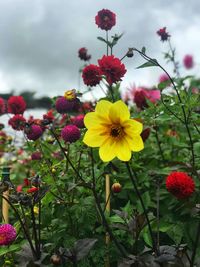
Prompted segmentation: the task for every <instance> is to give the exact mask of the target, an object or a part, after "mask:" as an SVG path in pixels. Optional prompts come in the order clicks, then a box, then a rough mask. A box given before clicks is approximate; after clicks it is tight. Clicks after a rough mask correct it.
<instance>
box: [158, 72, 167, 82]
mask: <svg viewBox="0 0 200 267" xmlns="http://www.w3.org/2000/svg"><path fill="white" fill-rule="evenodd" d="M166 81H169V77H168V76H167V74H166V73H163V74H161V75H160V77H159V83H163V82H166Z"/></svg>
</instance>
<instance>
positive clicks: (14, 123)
mask: <svg viewBox="0 0 200 267" xmlns="http://www.w3.org/2000/svg"><path fill="white" fill-rule="evenodd" d="M25 123H26V119H25V118H24V117H23V116H22V115H21V114H16V115H14V116H13V117H12V118H10V119H9V121H8V124H9V125H10V126H11V127H12V128H13V129H14V130H16V131H23V130H24V126H25Z"/></svg>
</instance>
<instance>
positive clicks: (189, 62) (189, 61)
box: [183, 55, 194, 69]
mask: <svg viewBox="0 0 200 267" xmlns="http://www.w3.org/2000/svg"><path fill="white" fill-rule="evenodd" d="M183 64H184V66H185V68H186V69H191V68H193V66H194V61H193V56H192V55H185V57H184V58H183Z"/></svg>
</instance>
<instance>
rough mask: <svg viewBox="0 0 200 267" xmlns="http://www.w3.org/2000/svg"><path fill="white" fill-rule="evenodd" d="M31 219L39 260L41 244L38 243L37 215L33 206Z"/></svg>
mask: <svg viewBox="0 0 200 267" xmlns="http://www.w3.org/2000/svg"><path fill="white" fill-rule="evenodd" d="M31 219H32V226H33V234H34V238H35V248H36V251H37V258H38V259H39V258H40V244H39V242H38V235H37V224H36V221H35V214H34V206H31Z"/></svg>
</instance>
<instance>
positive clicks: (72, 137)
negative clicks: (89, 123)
mask: <svg viewBox="0 0 200 267" xmlns="http://www.w3.org/2000/svg"><path fill="white" fill-rule="evenodd" d="M61 136H62V138H63V140H64V141H65V142H69V143H74V142H76V141H77V140H78V139H79V138H80V137H81V132H80V130H79V128H78V127H77V126H76V125H67V126H65V127H64V128H63V129H62V131H61Z"/></svg>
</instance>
